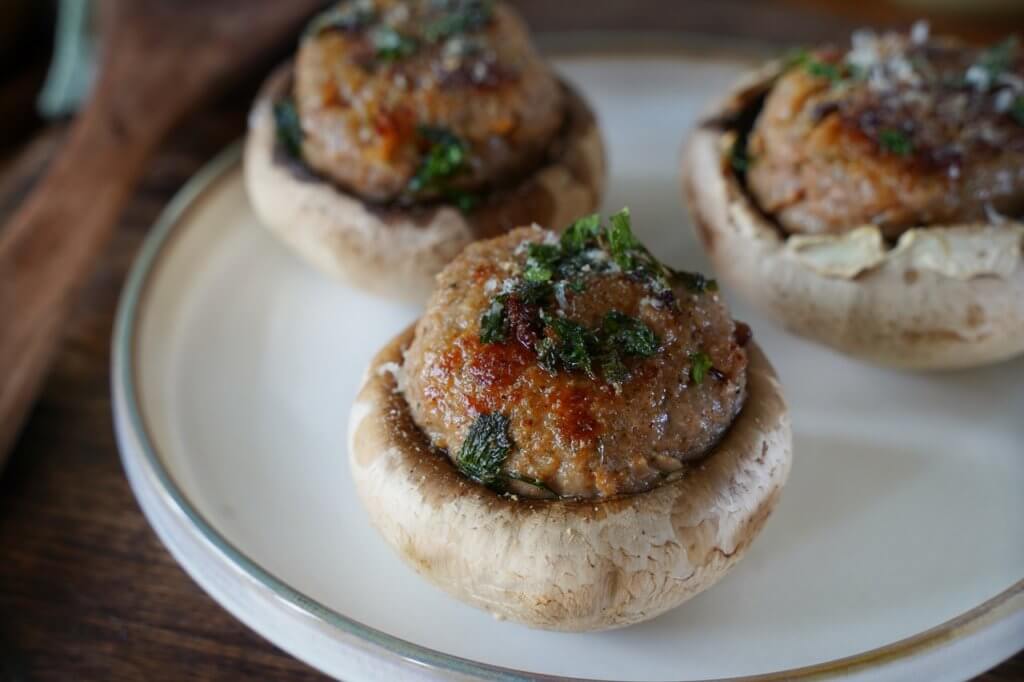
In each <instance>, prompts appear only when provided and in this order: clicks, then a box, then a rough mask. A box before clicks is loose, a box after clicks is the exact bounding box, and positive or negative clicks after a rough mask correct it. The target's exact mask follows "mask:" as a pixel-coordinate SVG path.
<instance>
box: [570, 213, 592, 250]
mask: <svg viewBox="0 0 1024 682" xmlns="http://www.w3.org/2000/svg"><path fill="white" fill-rule="evenodd" d="M600 233H601V214H600V213H594V214H593V215H588V216H584V217H582V218H580V219H579V220H577V221H576V222H574V223H573V224H572V225H570V226H569V227H567V228H565V232H564V233H562V249H563V250H565V251H566V252H567V253H571V254H573V253H579V252H580V251H582V250H583V249H584V248H585V247H586V246H587V243H588V242H591V241H593V240H596V239H597V236H598V235H599V234H600Z"/></svg>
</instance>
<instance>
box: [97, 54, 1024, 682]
mask: <svg viewBox="0 0 1024 682" xmlns="http://www.w3.org/2000/svg"><path fill="white" fill-rule="evenodd" d="M687 51H688V52H689V50H687ZM658 52H668V53H671V52H678V50H672V49H671V48H660V49H659V50H658ZM574 54H576V53H575V52H572V53H570V56H572V55H574ZM648 55H649V56H651V55H650V53H648ZM654 56H657V52H655V53H654ZM241 157H242V144H241V142H240V141H238V142H235V143H233V144H231V145H230V146H228V147H227V148H225V149H224V150H222V151H221V152H219V153H218V154H217V155H216V156H215V157H214V158H213V159H212V160H211V161H209V162H207V163H206V164H205V165H203V166H202V168H200V170H199V171H198V172H197V173H196V174H195V175H193V176H192V177H191V178H189V180H187V181H186V183H185V184H184V185H183V186H182V187H181V188H180V189H179V190H178V191H177V192H176V193H175V195H174V197H173V198H172V199H171V201H170V202H169V203H168V204H167V206H166V207H165V208H164V209H163V210H162V211H161V213H160V215H159V216H158V218H157V220H156V221H155V223H154V225H153V228H152V230H151V231H150V234H148V235H147V237H146V239H145V240H144V242H143V244H142V246H141V247H140V250H139V252H138V254H137V255H136V257H135V260H134V262H133V264H132V266H131V269H130V271H129V274H128V276H127V278H126V280H125V284H124V288H123V290H122V293H121V296H120V301H119V304H118V308H117V315H116V319H115V325H114V332H113V336H112V348H111V358H112V363H111V389H112V391H113V392H114V393H115V394H117V395H118V396H119V397H121V398H123V400H116V401H115V405H114V419H115V430H116V431H117V440H118V449H119V451H120V454H121V460H122V467H123V468H124V469H125V472H126V475H128V478H129V480H130V482H131V484H132V488H133V493H134V494H135V497H136V502H137V503H139V505H140V507H142V508H143V512H144V513H145V514H146V516H147V520H148V521H149V523H150V525H151V526H153V527H154V529H155V524H154V520H153V518H151V517H150V513H149V511H148V510H147V509H146V508H145V505H144V504H143V495H144V493H143V491H142V490H141V489H140V486H141V485H142V484H141V482H139V481H137V480H135V478H134V477H133V475H132V465H133V464H136V463H137V462H135V461H133V460H134V459H141V463H142V464H143V465H144V468H145V470H146V473H148V474H149V475H150V477H151V478H152V480H155V481H156V483H157V485H158V489H157V491H156V492H157V493H158V495H159V496H160V498H161V501H162V502H163V503H164V504H165V505H166V506H168V507H169V508H170V509H171V510H172V511H174V512H175V513H176V514H178V515H180V516H181V517H182V518H184V519H186V520H187V522H188V523H189V524H190V525H191V526H192V528H193V529H194V531H198V533H199V536H200V539H201V540H203V541H204V542H205V543H206V544H208V545H209V546H210V547H211V548H212V549H214V550H215V551H216V552H217V553H218V554H219V555H220V556H221V557H222V558H223V559H224V560H226V561H227V562H228V563H229V564H230V568H231V569H233V570H235V571H237V572H240V573H241V574H244V575H246V576H248V577H249V578H250V579H252V580H254V581H255V582H256V583H258V584H259V585H261V586H262V587H264V588H266V589H267V590H269V591H270V593H272V594H273V595H274V596H275V597H276V598H277V599H279V600H280V601H281V602H283V604H285V605H286V606H288V607H290V608H291V609H295V610H297V611H299V612H300V613H302V614H303V615H304V616H306V617H309V618H312V619H314V620H315V621H316V622H317V623H318V624H320V625H323V626H327V627H329V628H330V629H332V630H338V631H341V632H342V633H345V634H347V635H349V636H354V637H356V638H357V639H358V640H360V641H361V642H362V643H364V644H367V645H369V646H370V647H371V649H372V651H373V653H374V654H375V655H377V656H384V657H395V656H397V657H398V659H399V660H400V661H402V662H405V663H408V664H412V665H414V666H415V667H417V668H419V669H421V670H423V669H424V668H426V669H427V670H429V671H431V672H451V673H456V674H461V675H467V676H471V677H475V678H479V679H507V680H523V681H527V680H538V679H540V680H549V681H561V682H599V680H595V679H593V678H576V677H564V676H557V675H544V674H538V673H531V672H528V671H522V670H514V669H511V668H505V667H501V666H495V665H490V664H487V663H482V662H479V661H474V660H471V659H467V658H463V657H459V656H455V655H452V654H447V653H444V652H441V651H437V650H435V649H431V648H429V647H426V646H423V645H419V644H415V643H413V642H409V641H407V640H404V639H402V638H400V637H396V636H394V635H391V634H388V633H386V632H384V631H382V630H378V629H376V628H372V627H370V626H368V625H365V624H363V623H361V622H359V621H357V620H355V619H353V618H350V617H348V616H345V615H344V614H342V613H340V612H338V611H335V610H334V609H332V608H330V607H328V606H326V605H324V604H321V603H320V602H318V601H316V600H315V599H312V598H310V597H309V596H307V595H305V594H303V593H302V592H301V591H299V590H297V589H295V588H294V587H292V586H290V585H288V584H287V583H286V582H285V581H284V580H282V579H280V578H278V577H276V576H275V575H273V573H271V572H270V571H268V570H267V569H265V568H263V567H262V566H261V565H260V564H259V563H257V562H256V561H255V560H253V559H252V558H250V557H249V556H247V555H246V554H245V553H244V552H242V551H241V550H240V549H238V548H237V547H235V546H234V545H233V544H232V543H231V542H230V541H229V540H228V539H227V538H226V537H224V536H223V535H222V534H221V533H220V532H219V531H218V530H217V529H216V528H215V527H214V525H213V524H212V523H210V522H209V521H208V520H207V519H206V518H205V517H204V516H203V515H202V514H201V513H200V512H199V510H198V509H197V508H196V507H195V506H194V505H193V504H192V503H191V502H190V501H189V499H188V497H187V495H186V494H185V492H184V491H183V490H182V489H181V488H180V487H179V486H178V485H177V483H176V482H175V480H174V478H173V476H172V475H171V473H170V471H169V470H168V469H167V468H166V466H164V464H163V462H162V459H161V456H160V454H159V449H158V448H157V446H156V444H155V441H154V439H153V438H152V435H151V432H150V429H149V428H148V426H147V424H146V419H145V417H144V413H143V412H144V411H143V409H142V408H141V403H140V400H139V391H138V386H137V378H138V372H137V371H136V369H137V360H138V356H139V352H138V345H139V344H138V334H137V326H138V322H139V320H140V319H141V311H142V309H143V308H144V307H145V302H146V296H147V293H148V289H149V284H150V282H151V281H152V280H153V278H154V274H155V272H156V271H157V270H158V268H159V265H160V261H161V256H163V255H165V254H166V252H167V247H168V246H169V245H170V243H171V242H172V241H173V237H174V236H175V235H176V234H177V232H178V231H177V230H176V228H178V227H180V225H181V224H182V223H183V219H184V218H185V217H186V216H187V215H188V213H189V212H190V210H191V209H192V208H193V207H195V206H196V205H198V204H199V203H200V202H201V200H202V199H203V198H204V197H205V196H206V195H208V194H209V193H210V192H212V190H213V189H214V188H215V187H216V185H217V184H218V181H220V180H223V179H225V178H227V177H229V176H230V175H231V174H232V173H233V172H235V171H236V169H237V167H239V166H240V165H241ZM122 403H123V407H122ZM122 409H123V410H125V411H126V414H120V412H121V410H122ZM120 417H124V419H121V418H120ZM122 425H123V426H124V428H125V429H127V430H128V433H124V434H122V432H121V428H122ZM129 437H131V438H133V439H135V440H136V441H137V445H138V449H139V450H140V451H141V453H142V455H143V456H142V457H141V458H138V457H137V455H136V454H135V452H134V448H132V447H130V446H129V444H128V442H127V441H128V438H129ZM130 460H132V461H130ZM160 537H161V541H162V542H163V543H164V544H165V545H167V548H168V549H169V550H170V549H171V547H170V543H169V542H168V541H167V539H165V538H164V537H163V536H162V535H161V536H160ZM171 553H172V555H174V556H175V560H176V561H177V562H178V563H179V564H182V568H184V564H183V562H182V561H181V560H179V559H178V558H177V556H176V554H175V553H174V552H173V551H172V552H171ZM193 580H195V582H197V583H199V581H198V580H196V579H195V578H193ZM200 587H201V588H202V589H204V591H206V592H208V593H209V592H210V590H209V589H207V587H206V586H204V585H202V584H200ZM211 596H214V595H212V594H211ZM214 598H215V601H217V602H218V605H219V606H221V607H222V608H225V606H224V604H223V603H222V602H221V600H220V599H217V598H216V597H214ZM1021 612H1024V578H1022V579H1020V580H1018V581H1017V582H1016V583H1014V584H1013V585H1011V586H1009V587H1008V588H1006V589H1005V590H1003V591H1002V592H1000V593H999V594H997V595H995V596H994V597H992V598H990V599H988V600H987V601H985V602H982V603H981V604H978V605H977V606H975V607H973V608H971V609H969V610H967V611H965V612H964V613H961V614H959V615H958V616H955V617H953V618H951V619H949V620H947V621H945V622H943V623H940V624H938V625H935V626H933V627H931V628H929V629H927V630H924V631H922V632H919V633H917V634H914V635H911V636H909V637H906V638H903V639H900V640H897V641H894V642H890V643H888V644H885V645H883V646H881V647H877V648H874V649H869V650H867V651H863V652H860V653H855V654H852V655H850V656H845V657H842V658H837V659H833V660H830V661H824V662H821V663H815V664H812V665H808V666H801V667H798V668H792V669H787V670H780V671H775V672H770V673H758V674H755V675H745V676H738V677H729V678H715V679H714V680H710V679H709V680H703V681H695V680H690V681H687V682H769V681H773V680H815V679H825V678H828V677H833V676H839V675H849V674H853V673H856V672H862V671H865V670H872V669H875V670H877V669H880V668H882V667H884V666H887V665H889V664H893V663H898V662H906V661H908V660H910V659H912V658H914V657H916V656H920V655H922V654H925V653H928V652H931V651H933V650H936V649H939V648H942V647H944V646H947V645H950V644H952V643H953V642H956V641H960V640H963V639H965V638H967V637H968V636H970V635H972V634H974V633H976V632H980V631H981V630H982V629H986V628H989V627H994V626H996V625H998V624H1000V623H1005V622H1006V621H1007V620H1009V619H1010V618H1011V617H1012V616H1014V615H1016V614H1019V613H1021ZM253 629H254V630H255V628H253ZM260 634H261V633H260ZM261 636H263V635H262V634H261ZM275 644H276V642H275Z"/></svg>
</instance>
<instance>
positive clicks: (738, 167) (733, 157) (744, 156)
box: [729, 136, 752, 173]
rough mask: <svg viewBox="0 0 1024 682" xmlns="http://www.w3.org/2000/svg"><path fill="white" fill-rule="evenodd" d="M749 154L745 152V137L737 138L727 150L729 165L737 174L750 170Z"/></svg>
mask: <svg viewBox="0 0 1024 682" xmlns="http://www.w3.org/2000/svg"><path fill="white" fill-rule="evenodd" d="M751 161H752V159H751V158H750V153H749V151H748V150H747V139H746V137H745V136H737V137H736V141H735V142H733V143H732V147H731V148H730V149H729V165H730V166H731V167H732V169H733V170H734V171H736V172H737V173H746V172H747V171H748V170H750V162H751Z"/></svg>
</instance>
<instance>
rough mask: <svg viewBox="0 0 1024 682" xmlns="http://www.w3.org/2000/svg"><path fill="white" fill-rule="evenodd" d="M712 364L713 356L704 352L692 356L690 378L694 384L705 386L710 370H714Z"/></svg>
mask: <svg viewBox="0 0 1024 682" xmlns="http://www.w3.org/2000/svg"><path fill="white" fill-rule="evenodd" d="M712 364H713V363H712V362H711V356H709V355H708V354H707V353H705V352H704V351H699V352H697V353H692V354H691V355H690V378H691V379H693V383H695V384H697V385H698V386H700V385H701V384H703V383H704V379H705V377H707V375H708V372H709V370H711V369H712Z"/></svg>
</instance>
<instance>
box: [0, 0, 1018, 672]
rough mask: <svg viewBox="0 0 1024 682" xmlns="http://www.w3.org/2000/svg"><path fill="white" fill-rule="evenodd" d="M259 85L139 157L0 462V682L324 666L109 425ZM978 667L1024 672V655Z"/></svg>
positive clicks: (17, 169) (724, 22)
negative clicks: (146, 311)
mask: <svg viewBox="0 0 1024 682" xmlns="http://www.w3.org/2000/svg"><path fill="white" fill-rule="evenodd" d="M523 4H525V5H526V10H527V14H528V16H529V18H530V20H531V22H532V23H534V24H535V25H536V26H539V27H540V28H547V27H554V28H568V27H571V26H573V25H574V24H573V23H572V22H573V21H574V19H573V14H572V13H571V12H570V13H567V12H566V10H564V9H561V6H562V4H563V3H551V2H546V0H524V3H523ZM564 4H565V5H576V3H564ZM621 4H622V3H615V2H612V1H611V0H594V2H593V3H592V11H591V12H589V13H584V14H585V15H586V16H580V17H577V19H578V20H579V21H580V22H583V23H586V22H590V24H588V26H590V27H591V28H607V27H608V26H609V25H610V24H608V23H607V22H613V24H615V25H620V26H630V25H631V24H630V23H629V22H633V25H639V26H641V27H642V26H648V27H649V26H650V25H652V22H655V21H656V20H657V21H659V22H660V23H661V24H662V27H663V28H664V27H666V26H665V23H666V20H665V19H664V16H663V14H658V13H655V12H654V10H652V9H651V8H650V5H651V3H650V2H649V0H645V1H644V2H639V3H637V4H638V6H639V7H640V9H639V10H635V11H634V13H632V14H630V13H629V12H627V11H624V10H623V9H622V8H621V6H620V5H621ZM664 4H669V3H664ZM664 4H663V5H662V6H664ZM672 4H676V3H672ZM678 4H679V5H690V6H691V7H696V6H697V5H700V6H702V7H704V8H706V9H708V11H714V12H718V13H717V14H715V15H714V19H713V20H712V19H708V18H706V17H704V18H700V17H698V18H693V17H684V16H682V14H681V13H680V12H679V10H675V12H676V14H672V13H671V12H670V15H671V16H670V17H669V20H670V21H669V22H668V26H667V27H668V28H680V27H686V28H703V29H705V30H713V31H715V32H719V33H721V32H728V31H731V32H732V33H733V34H740V35H755V36H756V35H757V24H758V23H759V22H760V23H764V22H766V21H767V19H765V17H764V16H761V15H757V16H758V21H754V20H752V19H751V18H750V16H748V14H749V13H747V12H744V11H743V10H742V8H741V7H740V5H742V4H745V3H739V2H737V1H736V0H715V2H703V0H695V2H694V3H692V5H691V3H678ZM762 4H764V5H775V8H774V10H772V11H777V10H778V9H779V8H778V3H762ZM556 5H558V7H556ZM713 6H720V8H719V9H718V10H715V9H714V7H713ZM748 6H749V5H748ZM545 7H547V8H549V9H545ZM769 9H771V8H769ZM763 11H767V10H763ZM637 12H639V13H637ZM773 16H776V15H773ZM793 16H794V17H795V18H792V19H791V21H792V22H793V24H794V25H795V26H797V27H800V28H799V30H798V31H797V32H796V34H793V33H786V32H785V29H784V28H781V27H777V26H776V27H774V28H772V27H768V28H766V29H765V31H766V32H767V33H769V34H771V35H777V36H778V38H779V39H780V40H781V39H783V38H784V37H786V36H789V35H796V37H797V38H798V39H800V40H804V39H805V38H804V36H803V35H802V34H801V33H800V32H801V31H806V32H808V34H810V32H812V31H813V30H814V29H813V25H812V24H813V21H814V20H813V19H807V18H806V15H804V14H798V15H793ZM815 16H817V15H815ZM830 16H831V15H830ZM673 17H674V18H673ZM829 21H835V22H837V23H836V25H835V28H834V29H833V28H828V27H827V26H826V30H835V31H836V32H837V33H838V32H841V31H845V30H846V29H847V28H848V26H847V24H845V23H843V22H844V21H845V20H844V19H842V18H839V19H835V18H833V19H829ZM600 22H606V23H604V24H602V23H600ZM672 22H676V23H672ZM685 22H697V23H696V24H686V23H685ZM830 26H831V24H830ZM256 85H257V81H256V79H255V78H254V79H251V80H250V81H249V82H247V83H245V84H243V85H242V86H240V87H239V88H238V89H236V90H234V91H232V92H228V93H225V94H224V95H223V96H222V97H221V98H220V99H219V100H218V101H216V102H213V103H211V104H210V105H209V106H207V107H205V108H204V110H203V111H202V112H200V113H199V114H198V115H196V116H193V117H191V118H189V119H188V120H187V121H186V122H185V123H184V124H182V125H181V126H180V127H179V128H178V129H177V131H176V132H175V133H174V134H173V136H172V138H171V139H169V140H168V141H167V143H166V144H164V145H163V146H162V147H161V148H160V149H159V151H158V152H157V154H156V155H155V157H154V158H153V161H152V162H151V163H150V164H149V165H148V167H147V170H146V172H145V173H144V175H143V176H142V177H141V179H140V181H139V184H138V189H137V191H136V192H135V194H134V195H133V197H132V198H131V200H130V201H129V203H128V205H127V208H126V209H125V211H124V213H123V215H122V217H121V219H120V221H119V226H118V229H117V231H116V232H115V234H114V235H113V241H112V242H111V244H110V248H109V249H107V250H106V252H105V254H104V255H103V256H102V257H101V258H100V260H99V261H98V262H97V267H96V270H95V273H94V274H93V275H92V277H91V278H90V279H89V280H88V283H87V285H85V286H84V288H83V289H82V291H81V292H80V293H81V295H80V297H79V299H78V301H77V302H76V303H75V305H74V309H73V312H72V314H71V317H70V318H69V322H68V324H67V327H66V334H65V341H64V344H63V346H62V347H61V350H60V352H59V353H58V355H57V357H56V363H55V365H54V367H53V370H52V372H51V373H50V375H49V378H48V379H47V381H46V382H45V384H44V387H43V391H42V394H41V398H40V400H39V402H38V403H37V404H36V406H35V408H34V409H33V411H32V412H31V414H30V417H29V419H28V421H27V423H26V427H25V429H24V430H23V432H22V434H21V437H20V439H19V441H18V442H17V445H16V447H15V449H14V451H13V455H12V458H11V461H10V464H9V466H8V469H7V470H6V471H5V472H4V473H3V474H2V476H0V548H2V552H3V553H2V559H0V680H6V679H12V680H13V679H17V680H27V679H32V680H60V681H64V680H103V681H107V680H109V681H111V682H119V681H122V680H124V681H127V680H132V681H134V680H146V681H147V682H160V681H163V680H168V681H171V680H175V681H176V680H240V679H243V680H286V681H300V680H319V679H323V678H322V676H320V675H318V674H317V673H315V672H314V671H312V670H310V669H309V668H308V667H306V666H304V665H303V664H301V663H299V662H297V661H295V660H294V659H292V658H291V657H289V656H288V655H286V654H284V653H283V652H281V651H279V650H277V649H276V648H274V647H273V646H272V645H270V644H269V643H267V642H266V641H264V640H263V639H261V638H260V637H258V636H257V635H255V634H253V633H252V632H251V631H249V630H248V629H247V628H246V627H245V626H243V625H241V624H240V623H238V622H237V621H236V620H234V618H232V617H231V616H230V615H229V614H228V613H227V612H225V611H224V610H222V609H221V608H220V607H219V606H218V605H217V604H216V603H214V602H213V601H212V600H211V599H210V598H209V597H207V596H206V595H205V594H204V593H203V592H202V591H201V590H200V589H199V588H198V587H197V586H196V585H195V584H194V583H193V582H192V581H191V580H190V579H189V578H188V577H187V576H186V575H185V573H184V572H183V571H182V570H181V569H180V568H179V567H178V566H177V564H175V562H174V560H173V559H172V558H171V557H170V555H169V554H168V553H167V552H166V550H165V549H164V548H163V546H162V545H161V544H160V543H159V541H158V540H157V538H156V536H155V535H154V534H153V532H152V530H151V529H150V528H149V526H148V525H147V523H146V521H145V519H144V518H143V517H142V515H141V513H140V512H139V510H138V507H137V505H136V504H135V501H134V499H133V497H132V495H131V492H130V490H129V488H128V484H127V482H126V481H125V478H124V475H123V472H122V470H121V467H120V463H119V460H118V455H117V450H116V447H115V443H114V437H113V433H112V427H111V408H110V399H109V393H108V384H109V370H110V367H109V355H110V348H109V344H110V331H111V326H112V324H113V316H114V310H115V306H116V302H117V296H118V293H119V290H120V287H121V284H122V281H123V279H124V276H125V272H126V270H127V268H128V267H129V265H130V263H131V260H132V258H133V257H134V254H135V252H136V250H137V249H138V246H139V244H140V243H141V240H142V239H143V238H144V236H145V234H146V232H147V230H148V228H149V227H150V226H151V225H152V223H153V221H154V220H155V218H156V216H157V215H158V213H159V212H160V210H161V209H162V208H163V206H164V205H165V203H166V202H167V201H168V199H169V198H170V197H171V196H172V195H173V194H174V192H175V191H176V190H177V189H178V188H179V187H180V186H181V184H182V183H183V182H184V181H185V180H186V179H187V178H188V177H190V176H191V175H192V174H193V173H194V172H195V171H196V170H198V169H199V168H200V167H201V166H202V165H203V163H205V162H206V161H208V160H209V159H210V158H211V157H212V156H213V155H214V154H215V153H216V152H217V151H219V150H220V149H221V148H222V147H223V146H224V145H226V144H228V143H229V142H231V141H233V140H234V139H235V138H237V136H238V135H240V134H241V131H242V130H243V128H244V116H245V112H246V109H247V103H248V101H249V99H250V97H251V95H252V93H253V91H254V88H255V87H256ZM63 135H64V133H63V131H62V130H61V129H59V128H51V129H50V130H48V131H47V132H46V133H45V134H44V135H43V136H40V137H38V138H36V139H35V140H34V141H33V142H32V143H31V144H30V145H28V146H27V147H25V148H24V150H23V151H22V153H21V155H20V156H19V157H18V159H17V160H14V161H9V162H7V163H6V165H5V167H0V219H2V218H3V216H4V215H5V214H6V213H8V212H9V211H10V210H11V209H12V207H13V206H14V205H16V203H17V199H18V198H20V197H22V196H24V194H25V192H26V190H27V188H29V187H30V186H31V184H32V181H33V179H34V178H35V177H37V176H38V175H39V173H40V171H41V170H42V168H43V166H44V165H45V164H46V163H47V161H48V160H49V159H50V158H52V157H53V155H54V153H55V152H56V151H57V150H58V149H59V148H60V145H61V142H62V140H63ZM979 680H982V681H983V682H1009V681H1010V680H1024V655H1018V656H1017V657H1016V658H1014V659H1013V660H1011V661H1009V662H1007V663H1004V664H1003V665H1001V666H999V667H998V668H996V669H995V670H993V671H991V672H990V673H988V674H986V675H983V676H982V677H980V678H979Z"/></svg>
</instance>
